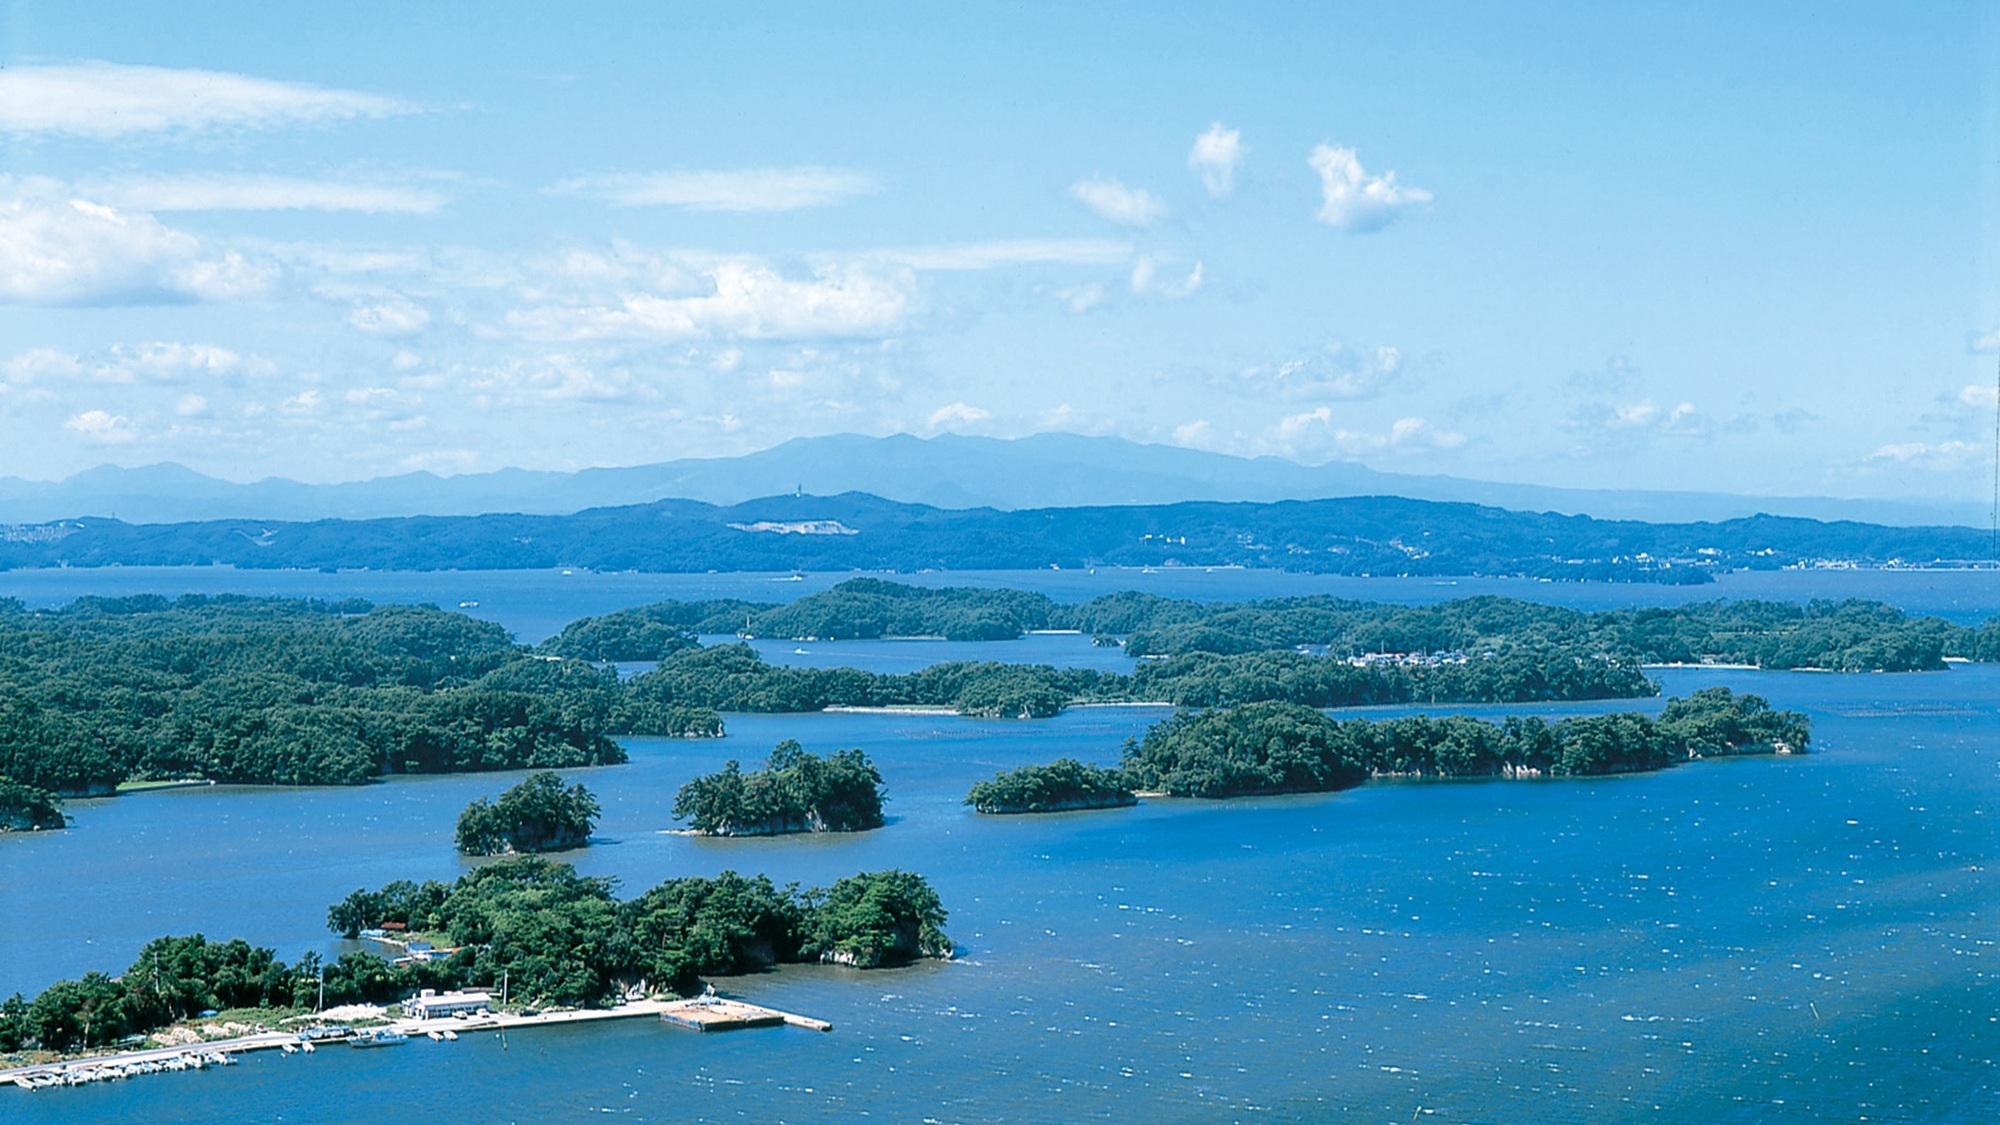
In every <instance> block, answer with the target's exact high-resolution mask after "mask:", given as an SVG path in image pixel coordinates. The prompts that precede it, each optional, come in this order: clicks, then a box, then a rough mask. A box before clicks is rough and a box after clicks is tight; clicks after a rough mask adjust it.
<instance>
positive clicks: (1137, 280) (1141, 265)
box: [1132, 255, 1202, 300]
mask: <svg viewBox="0 0 2000 1125" xmlns="http://www.w3.org/2000/svg"><path fill="white" fill-rule="evenodd" d="M1201 278H1202V266H1201V263H1200V262H1196V263H1195V264H1194V268H1193V269H1191V270H1189V271H1188V274H1187V276H1186V277H1184V278H1180V279H1177V280H1168V279H1165V278H1162V277H1160V276H1159V263H1157V262H1155V261H1154V260H1153V258H1152V256H1151V255H1142V256H1141V257H1140V258H1139V261H1138V262H1137V263H1136V264H1134V265H1133V267H1132V292H1134V293H1137V294H1139V295H1140V296H1143V297H1164V298H1166V299H1168V300H1179V299H1180V298H1182V297H1192V296H1194V293H1195V290H1197V289H1200V288H1201Z"/></svg>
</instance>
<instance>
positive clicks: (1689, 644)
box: [0, 579, 2000, 827]
mask: <svg viewBox="0 0 2000 1125" xmlns="http://www.w3.org/2000/svg"><path fill="white" fill-rule="evenodd" d="M1038 628H1071V629H1078V630H1083V631H1087V632H1089V633H1091V634H1093V635H1095V636H1098V637H1100V638H1102V639H1104V640H1106V641H1109V642H1113V643H1115V642H1116V639H1117V638H1124V643H1125V645H1126V649H1127V651H1128V652H1130V653H1132V654H1134V655H1135V656H1145V657H1147V659H1143V660H1138V661H1135V663H1134V665H1133V670H1132V671H1131V672H1130V673H1114V672H1099V671H1092V670H1084V669H1064V668H1053V667H1049V666H1046V665H1018V664H1006V663H1000V662H990V661H989V662H982V663H972V662H953V663H945V664H939V665H936V666H933V667H930V668H926V669H923V670H920V671H917V672H912V673H907V674H903V675H889V674H877V673H870V672H864V671H860V670H857V669H853V668H832V669H812V668H792V667H781V666H775V665H770V664H767V663H765V662H764V661H763V660H762V659H760V658H759V657H758V656H757V654H756V653H755V651H754V650H752V649H751V648H749V647H748V646H746V645H729V644H723V645H711V646H706V647H704V646H702V645H700V644H698V643H697V642H696V640H695V637H696V635H697V634H704V633H710V632H712V631H715V630H720V629H735V630H741V631H746V632H749V633H751V634H753V635H769V634H768V633H767V632H765V631H767V630H777V631H778V632H779V635H790V634H789V633H787V631H789V630H798V631H800V632H801V633H802V634H803V635H811V636H834V637H850V636H885V635H901V634H903V633H905V632H911V633H918V634H923V635H956V636H998V637H1005V636H1014V635H1019V633H1020V632H1021V631H1023V630H1026V629H1038ZM634 657H640V658H647V659H657V660H658V666H657V667H656V668H654V669H653V670H652V671H649V672H646V673H644V674H642V675H639V676H636V677H634V678H632V679H631V680H628V681H624V682H621V681H620V680H619V679H618V678H617V676H616V674H615V673H614V672H612V671H611V670H610V669H609V668H607V667H604V666H603V665H602V664H601V663H599V661H601V660H604V659H608V658H616V659H621V660H622V659H628V658H634ZM1950 659H1969V660H1996V659H2000V619H1995V620H1992V621H1988V622H1987V623H1986V624H1985V626H1984V627H1983V628H1978V629H1973V628H1969V627H1966V626H1961V625H1956V624H1953V623H1951V622H1948V621H1944V620H1941V619H1939V618H1935V617H1911V616H1909V615H1907V614H1904V613H1903V612H1901V611H1899V610H1896V609H1894V608H1892V607H1889V606H1886V605H1883V604H1881V603H1879V602H1868V601H1841V602H1813V603H1810V604H1807V605H1804V606H1799V605H1794V604H1790V603H1783V602H1761V601H1737V602H1704V603H1697V604H1693V605H1687V606H1680V607H1673V608H1661V609H1641V610H1613V611H1607V612H1599V613H1589V612H1583V611H1578V610H1570V609H1563V608H1559V607H1554V606H1546V605H1538V604H1534V603H1530V602H1523V601H1517V600H1513V599H1508V598H1497V597H1478V598H1467V599H1462V600H1458V601H1451V602H1444V603H1441V604H1437V605H1429V606H1402V605H1388V604H1382V603H1375V602H1360V601H1350V600H1344V599H1338V598H1327V597H1306V598H1279V599H1269V600H1263V601H1255V602H1244V603H1200V602H1193V601H1186V600H1179V599H1169V598H1160V597H1155V596H1152V595H1147V594H1139V593H1133V592H1126V593H1121V594H1113V595H1109V596H1105V597H1100V598H1095V599H1092V600H1091V601H1088V602H1084V603H1082V604H1078V605H1064V604H1060V603H1056V602H1053V601H1050V600H1049V599H1047V598H1045V597H1043V596H1041V595H1039V594H1030V593H1023V592H1020V591H1012V590H983V589H965V588H957V589H953V588H946V589H937V590H931V589H922V588H917V587H911V586H905V585H900V584H896V583H890V582H884V581H881V580H878V579H857V580H853V581H850V582H845V583H842V584H840V585H839V586H836V587H834V588H832V589H830V590H826V591H822V592H820V593H817V594H813V595H810V596H808V597H805V598H801V599H799V600H798V601H796V602H793V603H791V604H789V605H782V606H774V605H761V604H758V603H751V602H741V601H711V602H668V603H661V604H659V605H654V606H645V607H640V608H637V609H632V610H625V611H620V612H618V613H614V614H607V615H604V616H601V617H594V618H586V619H583V620H581V621H578V622H574V623H572V624H571V625H570V626H569V627H568V628H567V629H565V630H563V632H562V633H561V634H559V635H558V636H556V637H555V638H552V639H551V640H550V641H549V642H547V643H546V644H545V645H544V646H543V647H542V649H541V650H538V651H533V650H529V649H525V648H522V647H520V646H517V645H515V644H514V643H513V641H512V638H511V637H509V636H508V634H507V633H506V632H505V630H503V629H501V628H500V627H499V626H497V625H494V624H492V623H490V622H485V621H479V620H475V619H473V618H470V617H467V616H465V615H463V614H458V613H450V612H446V611H443V610H440V609H437V608H435V607H432V606H374V605H370V604H369V603H366V602H362V601H340V602H320V601H309V600H287V599H272V598H246V597H232V596H223V597H213V598H210V597H200V596H189V597H183V598H180V599H176V600H171V601H170V600H167V599H164V598H159V597H151V596H138V597H129V598H96V597H86V598H79V599H78V600H76V601H75V602H73V603H71V604H70V605H68V606H66V607H64V608H62V609H59V610H52V611H38V612H29V611H27V610H25V609H23V608H22V607H21V605H20V604H19V603H18V602H15V601H11V600H0V786H12V787H13V788H6V789H0V794H5V795H7V800H8V801H9V802H10V803H8V804H6V805H5V806H3V807H0V825H9V826H15V827H19V826H22V825H25V824H30V823H33V824H39V825H42V826H52V825H54V824H55V823H57V820H56V818H55V817H52V816H51V815H50V812H51V811H52V810H53V808H54V806H53V805H52V804H51V803H50V802H51V801H52V800H53V798H54V797H57V796H78V795H96V794H104V793H108V792H111V791H112V790H113V789H114V788H115V787H116V786H117V785H118V784H120V783H121V782H125V781H132V780H158V779H176V778H206V779H210V780H215V781H229V782H249V783H276V784H359V783H363V782H366V781H369V780H372V779H375V778H379V777H383V776H387V775H392V774H399V773H441V772H454V771H470V770H499V769H523V768H533V769H543V768H559V767H570V766H581V765H595V764H605V763H615V762H620V761H623V760H624V754H625V752H624V751H623V749H621V748H620V747H619V745H618V743H616V742H615V741H613V737H612V736H613V735H614V734H654V735H671V736H689V737H699V736H716V735H720V734H721V733H722V719H721V716H720V712H724V711H747V712H779V713H789V712H801V711H816V710H822V709H825V708H828V707H872V706H935V707H941V708H949V709H951V710H955V711H957V712H958V713H960V714H964V715H973V716H990V717H1021V718H1036V717H1045V716H1048V715H1053V714H1055V713H1057V712H1059V711H1061V710H1062V709H1063V708H1064V707H1066V706H1068V705H1070V704H1072V703H1076V702H1164V703H1173V704H1176V705H1179V706H1184V707H1218V706H1233V705H1239V704H1244V703H1253V702H1288V703H1295V704H1301V705H1304V706H1308V707H1320V708H1329V707H1345V706H1356V705H1366V704H1392V703H1523V702H1559V701H1573V700H1590V699H1619V698H1635V697H1640V696H1646V695H1651V694H1653V693H1654V691H1655V690H1656V689H1655V687H1654V685H1653V684H1652V683H1651V682H1650V681H1648V680H1647V679H1646V678H1645V676H1644V675H1643V674H1642V672H1641V671H1640V668H1641V666H1642V665H1643V664H1646V663H1732V664H1748V665H1754V666H1758V667H1763V668H1826V669H1833V670H1839V671H1905V670H1926V669H1937V668H1942V667H1944V666H1945V662H1946V661H1947V660H1950ZM38 794H47V795H48V796H41V795H38ZM9 810H11V811H9ZM58 815H59V814H58Z"/></svg>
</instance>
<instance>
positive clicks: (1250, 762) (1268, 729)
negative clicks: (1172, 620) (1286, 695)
mask: <svg viewBox="0 0 2000 1125" xmlns="http://www.w3.org/2000/svg"><path fill="white" fill-rule="evenodd" d="M1809 739H1810V726H1809V724H1808V722H1807V720H1806V717H1805V716H1803V715H1800V714H1798V713H1797V712H1794V711H1774V710H1772V709H1771V707H1770V704H1768V703H1767V702H1765V700H1764V699H1762V698H1761V697H1759V696H1755V695H1737V694H1735V693H1733V692H1731V691H1730V690H1729V689H1728V688H1721V687H1717V688H1706V689H1703V690H1702V691H1698V692H1696V693H1695V694H1694V695H1692V696H1690V697H1688V698H1686V699H1674V700H1670V701H1668V703H1667V705H1666V708H1665V709H1664V710H1663V711H1662V712H1661V714H1660V718H1659V719H1658V720H1654V719H1651V718H1648V717H1647V716H1645V715H1641V714H1637V713H1624V714H1612V715H1591V716H1583V717H1577V718H1568V719H1563V720H1561V721H1559V722H1556V723H1553V724H1550V723H1546V722H1543V721H1542V720H1541V719H1537V718H1509V719H1507V720H1506V721H1505V722H1504V723H1499V724H1495V723H1490V722H1486V721H1485V720H1482V719H1474V718H1469V717H1466V716H1462V715H1447V716H1424V715H1416V716H1411V717H1409V718H1401V719H1386V720H1379V721H1371V720H1364V719H1354V720H1346V721H1342V720H1336V719H1329V718H1327V717H1326V716H1325V715H1323V714H1321V713H1320V712H1318V711H1315V710H1313V709H1312V708H1309V707H1301V706H1299V705H1297V704H1293V703H1247V704H1244V705H1242V706H1240V707H1221V708H1212V709H1210V710H1206V711H1199V712H1190V713H1186V714H1181V715H1176V716H1175V717H1173V718H1171V719H1168V720H1166V721H1165V722H1162V723H1160V724H1158V725H1156V726H1154V727H1153V728H1152V729H1151V730H1149V731H1147V732H1146V736H1145V738H1144V739H1142V740H1137V741H1132V742H1128V743H1127V745H1126V749H1125V755H1124V770H1125V776H1126V778H1127V780H1128V781H1129V783H1130V784H1131V785H1133V786H1134V787H1135V788H1137V789H1140V790H1143V791H1153V792H1160V793H1166V794H1170V795H1173V796H1178V797H1239V796H1246V795H1251V794H1258V793H1313V792H1322V791H1325V790H1331V789H1345V788H1349V787H1351V786H1355V785H1359V784H1360V783H1361V782H1363V781H1365V780H1367V779H1368V778H1371V777H1431V778H1445V777H1537V776H1544V775H1546V776H1550V777H1583V776H1593V775H1601V774H1614V773H1631V772H1637V771H1642V770H1656V769H1662V768H1664V767H1666V766H1670V765H1673V764H1674V763H1676V762H1684V761H1688V760H1689V759H1692V758H1706V757H1719V756H1724V755H1732V754H1758V753H1780V754H1790V753H1802V752H1804V751H1805V749H1806V746H1807V743H1808V741H1809Z"/></svg>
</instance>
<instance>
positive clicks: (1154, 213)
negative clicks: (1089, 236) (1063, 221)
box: [1069, 177, 1167, 227]
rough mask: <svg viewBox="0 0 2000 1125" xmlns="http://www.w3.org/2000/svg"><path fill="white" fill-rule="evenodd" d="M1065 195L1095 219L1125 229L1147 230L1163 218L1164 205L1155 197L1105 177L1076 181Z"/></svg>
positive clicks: (1165, 207) (1143, 189)
mask: <svg viewBox="0 0 2000 1125" xmlns="http://www.w3.org/2000/svg"><path fill="white" fill-rule="evenodd" d="M1069 194H1070V198H1072V199H1075V200H1076V201H1077V202H1078V203H1081V204H1083V205H1084V206H1085V207H1087V208H1089V209H1090V210H1091V211H1092V212H1093V213H1094V214H1096V215H1097V217H1098V218H1100V219H1109V220H1110V221H1111V222H1114V223H1120V224H1123V225H1125V226H1128V227H1149V226H1152V225H1153V224H1154V223H1157V222H1159V221H1160V220H1161V219H1163V218H1165V217H1166V215H1167V204H1166V202H1165V201H1164V200H1162V199H1161V198H1160V197H1159V196H1157V195H1154V194H1153V193H1152V192H1150V191H1147V190H1146V189H1145V188H1128V187H1126V186H1125V185H1124V184H1121V183H1119V182H1118V181H1117V180H1114V179H1110V178H1108V177H1107V178H1104V179H1094V180H1078V181H1077V182H1075V183H1073V184H1071V185H1070V186H1069Z"/></svg>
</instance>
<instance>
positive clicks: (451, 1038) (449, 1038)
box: [444, 1027, 458, 1043]
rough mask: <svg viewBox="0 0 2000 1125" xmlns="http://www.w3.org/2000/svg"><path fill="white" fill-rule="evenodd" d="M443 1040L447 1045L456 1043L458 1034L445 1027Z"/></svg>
mask: <svg viewBox="0 0 2000 1125" xmlns="http://www.w3.org/2000/svg"><path fill="white" fill-rule="evenodd" d="M444 1038H445V1042H447V1043H456V1042H458V1032H456V1031H453V1030H452V1029H450V1028H448V1027H447V1028H445V1029H444Z"/></svg>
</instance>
